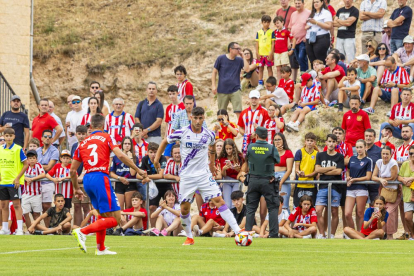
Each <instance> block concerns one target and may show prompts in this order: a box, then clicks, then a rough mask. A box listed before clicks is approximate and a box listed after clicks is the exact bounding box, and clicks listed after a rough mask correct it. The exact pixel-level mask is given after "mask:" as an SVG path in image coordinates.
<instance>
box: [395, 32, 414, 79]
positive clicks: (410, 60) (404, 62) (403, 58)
mask: <svg viewBox="0 0 414 276" xmlns="http://www.w3.org/2000/svg"><path fill="white" fill-rule="evenodd" d="M413 48H414V38H413V37H412V36H410V35H407V36H406V37H405V38H404V40H403V47H401V48H399V49H398V50H397V51H395V52H394V54H392V56H393V57H394V58H395V60H396V61H397V65H398V66H401V67H403V68H404V69H405V70H406V71H407V73H408V75H410V82H412V81H413V75H414V70H413V65H414V51H413Z"/></svg>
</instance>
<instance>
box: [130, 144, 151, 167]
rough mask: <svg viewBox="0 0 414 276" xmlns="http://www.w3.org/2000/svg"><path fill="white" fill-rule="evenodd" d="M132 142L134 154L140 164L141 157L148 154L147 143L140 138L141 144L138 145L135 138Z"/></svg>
mask: <svg viewBox="0 0 414 276" xmlns="http://www.w3.org/2000/svg"><path fill="white" fill-rule="evenodd" d="M132 143H133V144H134V150H135V156H136V157H137V158H138V163H139V164H141V160H142V158H143V157H144V156H145V155H147V154H148V143H147V142H146V141H145V140H144V139H142V144H141V145H138V143H137V142H135V140H132Z"/></svg>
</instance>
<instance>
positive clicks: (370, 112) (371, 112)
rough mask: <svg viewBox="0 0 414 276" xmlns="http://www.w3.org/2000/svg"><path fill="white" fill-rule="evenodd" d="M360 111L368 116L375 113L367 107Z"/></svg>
mask: <svg viewBox="0 0 414 276" xmlns="http://www.w3.org/2000/svg"><path fill="white" fill-rule="evenodd" d="M362 110H363V111H365V112H366V113H368V114H370V115H371V114H374V113H375V110H374V109H372V108H371V107H367V108H364V109H362Z"/></svg>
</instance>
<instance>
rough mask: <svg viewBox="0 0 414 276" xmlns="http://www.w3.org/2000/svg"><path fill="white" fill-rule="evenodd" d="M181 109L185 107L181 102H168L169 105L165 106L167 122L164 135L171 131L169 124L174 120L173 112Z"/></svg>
mask: <svg viewBox="0 0 414 276" xmlns="http://www.w3.org/2000/svg"><path fill="white" fill-rule="evenodd" d="M183 109H185V106H184V104H183V103H182V102H181V103H179V104H170V105H169V106H167V109H166V110H165V122H166V123H167V124H168V125H167V132H166V136H168V135H170V134H171V133H172V128H171V125H172V122H173V121H174V118H175V114H176V113H177V112H178V111H180V110H183Z"/></svg>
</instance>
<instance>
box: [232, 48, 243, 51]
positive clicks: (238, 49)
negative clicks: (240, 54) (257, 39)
mask: <svg viewBox="0 0 414 276" xmlns="http://www.w3.org/2000/svg"><path fill="white" fill-rule="evenodd" d="M232 49H233V50H237V51H240V50H241V48H232Z"/></svg>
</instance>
